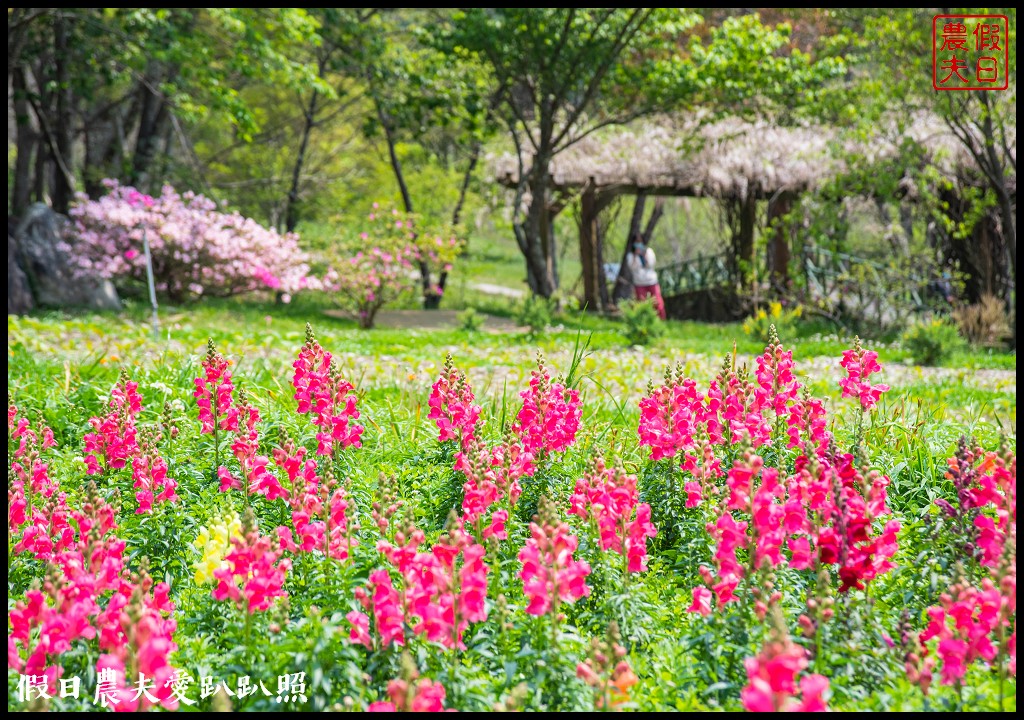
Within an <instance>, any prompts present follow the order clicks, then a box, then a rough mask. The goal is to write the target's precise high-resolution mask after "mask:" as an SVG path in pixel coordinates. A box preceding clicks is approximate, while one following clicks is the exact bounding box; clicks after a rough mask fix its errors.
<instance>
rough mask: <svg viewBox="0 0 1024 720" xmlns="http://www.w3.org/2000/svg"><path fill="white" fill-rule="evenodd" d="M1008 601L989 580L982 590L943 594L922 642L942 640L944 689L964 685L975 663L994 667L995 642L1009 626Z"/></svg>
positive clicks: (952, 590)
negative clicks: (970, 668)
mask: <svg viewBox="0 0 1024 720" xmlns="http://www.w3.org/2000/svg"><path fill="white" fill-rule="evenodd" d="M1008 601H1009V599H1008V598H1006V597H1004V596H1003V595H1002V594H1000V592H999V589H998V588H997V587H996V586H995V584H994V583H993V582H992V580H990V579H989V578H985V579H984V580H983V581H982V584H981V589H978V588H975V587H972V586H970V585H964V584H957V585H954V586H953V587H952V588H950V592H949V593H943V594H942V596H941V598H940V604H939V605H938V606H933V607H930V608H928V618H929V624H928V627H927V629H925V631H924V632H923V633H921V642H922V643H927V642H928V641H929V640H932V639H934V638H937V639H938V643H937V646H936V652H937V653H938V657H939V659H940V660H941V662H942V668H941V681H942V684H943V685H953V684H954V683H957V682H960V681H961V680H962V679H963V677H964V675H965V674H966V673H967V668H968V666H970V665H971V663H973V662H974V661H975V660H978V659H981V660H984V661H985V662H989V663H991V662H992V661H993V660H994V659H995V658H996V655H997V652H998V647H997V645H996V644H995V643H993V640H994V639H995V638H996V635H995V633H996V630H997V628H998V627H999V626H1000V625H1004V626H1005V625H1009V620H1008V619H1007V618H1006V615H1005V613H1004V612H1003V606H1004V604H1006V603H1007V602H1008ZM1014 629H1015V628H1014ZM1014 634H1016V633H1014Z"/></svg>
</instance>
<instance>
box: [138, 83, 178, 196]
mask: <svg viewBox="0 0 1024 720" xmlns="http://www.w3.org/2000/svg"><path fill="white" fill-rule="evenodd" d="M162 81H163V78H162V73H161V72H159V71H158V70H157V71H153V72H151V73H147V78H146V82H143V83H140V85H139V93H141V111H140V112H139V132H138V137H137V138H136V140H135V153H134V155H133V157H132V172H131V176H130V181H131V182H132V184H134V185H135V186H136V187H137V188H139V190H142V191H143V192H146V191H148V190H149V189H150V185H151V184H152V180H153V179H152V177H151V176H150V166H151V165H152V163H153V160H154V159H155V158H156V153H157V149H158V148H159V144H160V139H161V138H162V137H163V134H164V129H165V127H166V125H167V123H168V122H169V121H170V108H169V107H168V105H167V100H166V99H165V98H164V97H163V96H162V95H161V94H160V93H159V91H158V90H157V89H156V88H158V87H159V85H160V83H161V82H162Z"/></svg>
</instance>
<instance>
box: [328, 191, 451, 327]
mask: <svg viewBox="0 0 1024 720" xmlns="http://www.w3.org/2000/svg"><path fill="white" fill-rule="evenodd" d="M366 220H367V224H366V230H364V231H363V232H361V233H360V234H359V239H358V242H356V243H355V244H354V245H352V244H350V245H347V246H344V247H343V249H342V250H341V254H340V255H335V257H332V258H330V259H331V264H332V268H331V270H329V271H328V273H327V276H326V278H325V281H326V287H327V289H328V290H329V291H330V292H332V293H334V294H335V295H337V296H338V302H339V304H340V305H341V306H342V307H345V308H348V309H350V310H354V311H355V312H356V314H357V317H358V320H359V326H360V327H362V328H371V327H373V322H374V319H375V318H376V316H377V312H378V311H379V310H380V309H381V308H382V307H384V306H385V305H387V304H388V303H391V302H394V301H396V300H398V299H400V298H402V297H403V296H408V295H412V294H413V293H414V292H415V289H416V270H417V268H418V269H419V274H420V277H421V278H429V277H432V276H433V274H440V273H447V272H448V271H449V270H451V266H452V262H454V260H455V258H456V257H458V255H459V253H460V252H461V250H462V244H461V242H460V241H459V240H458V238H456V237H455V236H454V235H453V234H452V233H451V232H433V233H429V232H423V231H422V230H421V229H420V228H417V226H416V217H415V216H414V215H411V214H409V213H400V212H399V211H398V210H394V209H392V210H391V211H390V212H387V211H383V210H381V209H380V207H379V206H378V205H377V203H374V204H373V211H372V212H371V213H370V214H369V215H367V218H366ZM431 270H433V271H434V272H433V273H432V272H431ZM422 291H423V299H424V304H425V305H426V306H427V307H437V302H438V301H439V299H440V297H441V295H442V294H443V292H444V290H443V289H442V288H441V286H440V285H436V284H432V283H430V282H429V281H425V282H423V283H422Z"/></svg>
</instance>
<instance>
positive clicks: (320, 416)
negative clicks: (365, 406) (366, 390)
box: [292, 323, 363, 455]
mask: <svg viewBox="0 0 1024 720" xmlns="http://www.w3.org/2000/svg"><path fill="white" fill-rule="evenodd" d="M293 367H294V368H295V373H294V375H293V377H292V385H293V386H294V388H295V400H296V401H297V402H298V409H297V411H298V413H299V414H300V415H304V414H307V413H308V414H310V415H312V418H313V424H314V425H315V426H316V427H317V428H318V432H317V434H316V439H317V454H318V455H333V454H334V453H335V452H336V451H337V450H339V449H342V448H347V447H353V446H354V447H360V446H361V444H362V443H361V441H360V436H361V435H362V433H363V426H362V425H358V424H356V423H355V422H354V421H355V420H357V419H359V409H358V407H357V400H358V398H357V397H356V395H355V393H354V392H353V391H354V389H355V388H354V386H353V385H352V384H351V383H349V382H348V381H346V380H344V379H343V378H342V377H341V372H340V370H339V369H338V367H337V364H336V363H332V361H331V354H330V353H329V352H327V351H326V350H324V348H323V347H322V346H321V345H320V343H318V342H317V340H316V337H315V336H314V335H313V329H312V327H311V326H310V325H309V324H308V323H307V324H306V343H305V345H303V346H302V348H301V349H300V350H299V355H298V357H297V358H296V360H295V362H294V363H293Z"/></svg>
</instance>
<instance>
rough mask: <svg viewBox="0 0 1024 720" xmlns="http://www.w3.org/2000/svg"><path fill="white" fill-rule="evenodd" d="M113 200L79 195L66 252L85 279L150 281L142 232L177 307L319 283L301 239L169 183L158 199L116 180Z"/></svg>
mask: <svg viewBox="0 0 1024 720" xmlns="http://www.w3.org/2000/svg"><path fill="white" fill-rule="evenodd" d="M104 186H105V187H106V188H107V194H106V195H104V196H103V197H100V198H92V199H90V198H88V197H86V196H85V195H79V196H78V201H77V204H76V205H75V206H74V207H73V208H72V209H71V213H70V214H71V219H72V221H73V232H72V233H71V234H70V236H69V237H67V238H66V240H65V243H64V245H65V250H66V251H67V252H68V253H69V254H70V256H71V257H72V258H74V263H75V266H76V267H77V269H78V270H79V271H80V272H81V273H82V274H83V275H86V276H90V277H102V278H107V279H110V280H114V281H117V280H121V279H132V280H137V281H142V282H144V281H145V279H146V263H145V257H144V255H143V240H142V238H143V233H145V236H146V239H147V240H148V242H149V246H150V252H151V254H152V258H153V273H154V277H155V280H156V285H157V290H159V291H161V292H166V293H167V294H168V296H169V297H170V298H171V299H172V300H173V301H175V302H179V301H181V300H185V299H187V298H190V297H192V298H194V297H199V296H217V297H221V296H227V295H237V294H240V293H247V292H253V291H255V290H270V291H274V292H278V293H283V294H286V295H287V294H291V293H295V292H297V291H299V290H301V289H303V288H307V287H313V286H316V285H318V282H317V281H316V280H315V279H313V278H311V277H310V275H309V260H308V258H307V256H306V254H305V253H304V252H303V251H302V250H301V249H300V248H299V244H298V236H296V235H295V234H293V233H287V234H285V235H281V234H280V233H278V232H277V231H276V230H274V229H270V228H265V227H263V226H262V225H260V224H259V223H257V222H256V221H255V220H252V219H250V218H246V217H242V216H241V215H240V214H238V213H237V212H233V213H227V212H222V211H219V210H218V209H217V205H216V203H214V202H213V201H212V200H210V199H209V198H206V197H204V196H202V195H196V194H195V193H192V192H186V193H178V192H176V191H175V190H174V188H172V187H171V186H169V185H165V186H164V187H163V189H162V191H161V193H160V195H158V196H156V197H150V196H148V195H143V194H141V193H140V192H139V191H138V190H136V189H135V188H132V187H128V186H123V185H120V184H119V183H118V182H117V181H116V180H105V181H104Z"/></svg>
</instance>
